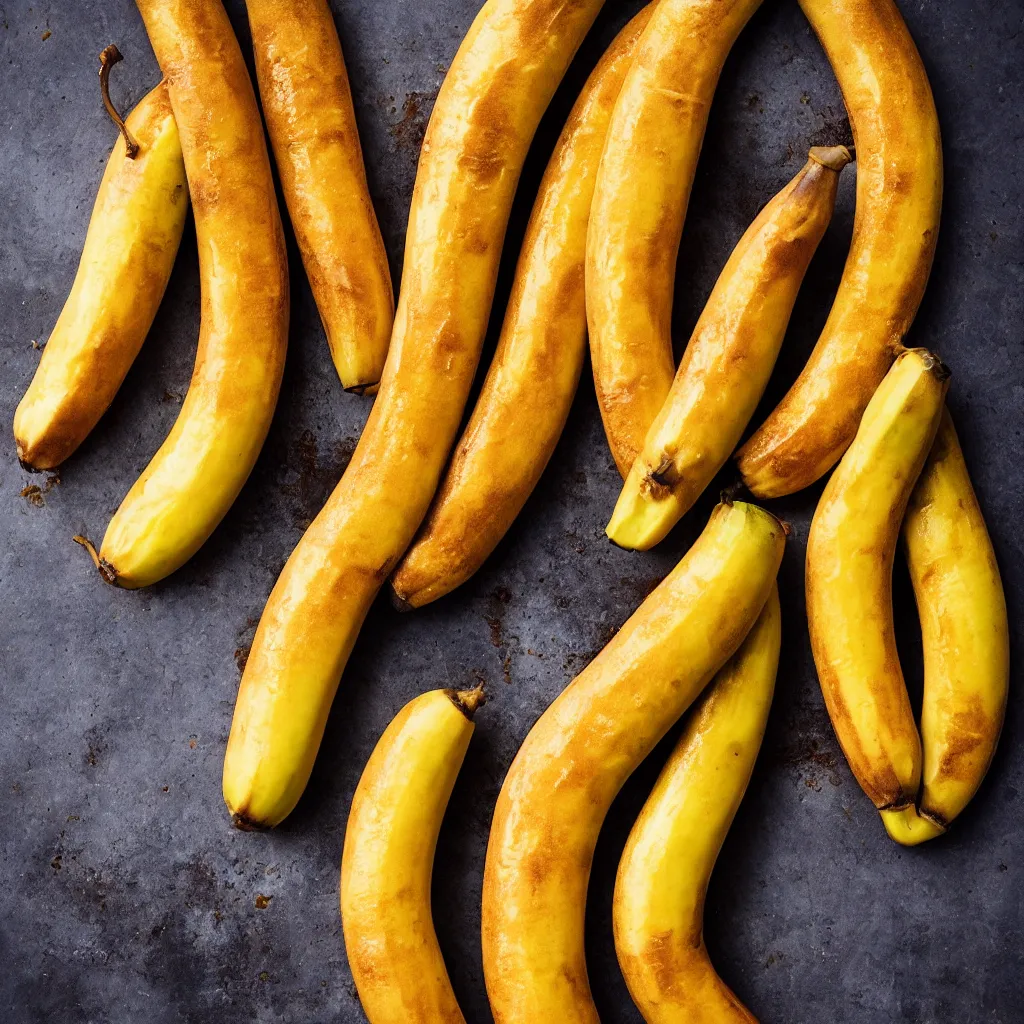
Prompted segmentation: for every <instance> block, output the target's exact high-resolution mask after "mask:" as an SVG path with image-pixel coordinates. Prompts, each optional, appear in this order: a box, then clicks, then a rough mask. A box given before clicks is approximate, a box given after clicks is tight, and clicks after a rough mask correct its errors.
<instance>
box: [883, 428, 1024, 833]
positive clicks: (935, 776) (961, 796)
mask: <svg viewBox="0 0 1024 1024" xmlns="http://www.w3.org/2000/svg"><path fill="white" fill-rule="evenodd" d="M903 541H904V544H905V545H906V552H907V564H908V565H909V567H910V578H911V580H912V582H913V584H914V594H915V596H916V598H917V609H918V613H919V614H920V617H921V636H922V641H923V647H924V701H923V704H922V709H921V740H922V743H923V745H924V773H923V778H922V787H921V796H920V799H919V801H918V808H919V812H920V814H921V816H922V817H924V818H926V819H928V820H929V821H932V822H934V823H935V824H936V825H937V826H938V827H939V828H943V829H944V828H945V827H946V826H947V825H948V824H949V823H950V822H951V821H952V820H953V819H954V818H955V817H956V816H957V815H958V814H959V813H960V812H961V811H962V810H963V809H964V807H966V806H967V804H968V802H969V801H970V799H971V797H972V796H974V794H975V791H976V790H977V788H978V786H979V785H980V784H981V780H982V779H983V778H984V777H985V773H986V771H988V766H989V764H990V762H991V761H992V755H993V754H994V753H995V749H996V743H997V742H998V740H999V733H1000V730H1001V729H1002V725H1003V716H1004V714H1005V711H1006V693H1007V687H1008V685H1009V677H1010V637H1009V624H1008V622H1007V616H1006V598H1005V597H1004V596H1003V585H1002V582H1001V580H1000V578H999V566H998V565H996V556H995V552H994V551H993V550H992V542H991V540H989V536H988V530H987V529H986V528H985V520H984V518H983V516H982V514H981V509H980V507H979V506H978V499H977V498H976V497H975V495H974V488H973V487H972V486H971V478H970V477H969V476H968V475H967V466H966V465H965V464H964V457H963V453H962V452H961V451H960V443H959V441H958V440H957V436H956V430H955V429H954V427H953V421H952V419H950V416H949V413H948V411H947V412H944V413H943V415H942V421H941V423H940V425H939V432H938V435H937V436H936V438H935V443H934V444H933V445H932V450H931V454H930V455H929V456H928V461H927V462H926V463H925V467H924V469H923V470H922V471H921V477H920V479H919V480H918V482H917V486H916V487H915V488H914V491H913V493H912V494H911V496H910V504H909V506H908V507H907V515H906V518H905V519H904V521H903Z"/></svg>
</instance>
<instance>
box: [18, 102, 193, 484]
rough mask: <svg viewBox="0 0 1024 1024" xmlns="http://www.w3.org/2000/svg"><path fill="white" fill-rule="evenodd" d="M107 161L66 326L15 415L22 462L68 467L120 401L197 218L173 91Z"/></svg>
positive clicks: (57, 332)
mask: <svg viewBox="0 0 1024 1024" xmlns="http://www.w3.org/2000/svg"><path fill="white" fill-rule="evenodd" d="M127 127H128V130H129V132H130V133H131V134H132V136H133V138H134V139H135V141H136V142H137V143H138V145H139V151H138V153H137V155H136V156H135V158H134V159H131V158H130V157H129V156H128V155H127V150H126V146H125V140H124V138H123V137H121V136H119V137H118V140H117V142H116V143H114V149H113V152H112V153H111V154H110V159H109V160H108V161H107V167H106V170H105V171H104V172H103V179H102V181H101V182H100V187H99V191H98V192H97V194H96V202H95V204H94V206H93V208H92V217H91V218H90V220H89V230H88V231H87V233H86V236H85V246H84V248H83V249H82V258H81V260H80V262H79V264H78V272H77V273H76V275H75V282H74V284H73V285H72V287H71V294H70V295H69V296H68V299H67V302H65V303H64V308H63V309H62V310H61V314H60V317H59V318H58V319H57V324H56V326H55V327H54V329H53V333H52V334H51V335H50V338H49V340H48V341H47V343H46V346H45V347H44V349H43V355H42V358H41V359H40V361H39V366H38V368H37V369H36V373H35V376H34V377H33V378H32V383H31V385H30V386H29V389H28V391H26V392H25V397H24V398H22V400H21V403H20V404H19V406H18V410H17V412H15V414H14V439H15V441H16V443H17V446H18V458H19V459H21V461H22V462H23V463H24V464H25V465H26V466H29V467H31V468H32V469H52V468H53V467H55V466H59V465H60V464H61V463H62V462H63V461H64V460H65V459H66V458H67V457H68V456H69V455H70V454H71V453H72V452H73V451H74V450H75V449H76V448H77V447H78V446H79V445H80V444H81V443H82V441H84V440H85V438H86V436H87V435H88V434H89V431H91V430H92V428H93V427H94V426H96V423H97V422H98V420H99V418H100V417H101V416H102V415H103V413H104V412H106V410H107V407H108V406H109V405H110V403H111V401H113V398H114V395H115V394H116V393H117V389H118V388H119V387H120V386H121V382H122V381H123V380H124V377H125V374H126V373H127V372H128V368H129V367H130V366H131V365H132V362H133V361H134V359H135V357H136V356H137V355H138V353H139V349H140V348H141V347H142V343H143V341H145V339H146V335H147V334H148V333H149V328H150V325H151V324H152V323H153V317H154V316H155V315H156V311H157V307H158V306H159V305H160V300H161V299H162V298H163V295H164V290H165V289H166V287H167V282H168V280H169V279H170V276H171V268H172V267H173V266H174V258H175V256H176V255H177V253H178V243H179V242H180V241H181V235H182V231H183V230H184V227H185V217H186V215H187V214H188V186H187V184H186V182H185V164H184V163H183V161H182V157H181V143H180V141H179V139H178V128H177V125H176V124H175V123H174V115H173V114H172V113H171V103H170V99H169V98H168V94H167V83H166V82H161V83H160V84H159V85H158V86H157V87H156V88H155V89H154V90H153V91H152V92H150V93H148V94H147V95H145V96H144V97H143V98H142V99H141V100H140V101H139V104H138V106H136V107H135V109H134V110H133V111H132V112H131V114H129V115H128V119H127Z"/></svg>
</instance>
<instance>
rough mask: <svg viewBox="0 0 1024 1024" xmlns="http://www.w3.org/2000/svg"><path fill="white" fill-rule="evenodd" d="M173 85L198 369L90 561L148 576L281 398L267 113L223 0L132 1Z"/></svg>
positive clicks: (256, 447)
mask: <svg viewBox="0 0 1024 1024" xmlns="http://www.w3.org/2000/svg"><path fill="white" fill-rule="evenodd" d="M136 6H137V7H138V8H139V11H140V13H141V14H142V19H143V21H144V22H145V25H146V31H147V33H148V35H149V40H150V42H151V44H152V46H153V52H154V53H155V54H156V59H157V62H158V63H159V65H160V68H161V70H162V71H163V73H164V76H165V77H166V79H167V85H168V90H169V93H170V100H171V109H172V110H173V111H174V119H175V121H176V122H177V125H178V132H179V135H180V137H181V149H182V153H183V155H184V160H185V171H186V174H187V176H188V187H189V193H190V195H191V197H192V207H193V210H194V212H195V222H196V240H197V243H198V248H199V275H200V290H201V296H202V305H201V324H200V329H199V345H198V349H197V351H196V364H195V370H194V371H193V374H192V380H191V383H190V384H189V389H188V394H187V395H186V396H185V400H184V402H183V403H182V406H181V412H180V413H179V414H178V419H177V421H176V422H175V424H174V426H173V428H172V429H171V432H170V434H169V435H168V437H167V439H166V440H165V441H164V443H163V445H161V447H160V449H159V451H157V453H156V454H155V455H154V456H153V459H152V460H151V461H150V463H149V465H148V466H147V467H146V469H145V470H144V471H143V473H142V476H140V477H139V479H138V480H137V481H136V482H135V484H134V486H133V487H132V488H131V490H130V491H129V492H128V494H127V496H126V497H125V499H124V500H123V501H122V502H121V506H120V508H118V510H117V512H116V513H115V514H114V518H113V519H112V520H111V521H110V524H109V525H108V526H107V531H106V534H105V535H104V537H103V545H102V547H101V548H100V552H99V557H98V567H99V570H100V573H101V574H102V576H103V578H104V579H105V580H106V581H107V582H108V583H113V584H116V585H117V586H120V587H127V588H129V589H132V588H135V587H144V586H148V585H149V584H152V583H155V582H157V581H158V580H161V579H163V578H164V577H165V576H168V575H169V574H170V573H172V572H174V570H175V569H178V568H180V567H181V566H182V565H183V564H184V563H185V562H186V561H188V559H189V558H191V557H192V555H194V554H195V553H196V551H198V550H199V548H200V547H201V546H202V544H203V542H204V541H205V540H206V539H207V537H209V535H210V534H211V533H212V532H213V530H214V528H215V527H216V526H217V524H218V523H219V522H220V521H221V519H222V518H223V516H224V514H225V513H226V512H227V510H228V509H229V508H230V507H231V504H232V503H233V502H234V500H235V498H236V497H237V495H238V492H239V491H240V490H241V489H242V485H243V484H244V483H245V481H246V479H247V477H248V476H249V472H250V471H251V469H252V467H253V464H254V463H255V461H256V457H257V455H259V452H260V448H261V447H262V446H263V440H264V438H265V437H266V434H267V430H268V429H269V427H270V420H271V417H272V416H273V413H274V406H275V405H276V403H277V394H278V390H279V388H280V385H281V374H282V372H283V369H284V356H285V349H286V347H287V344H288V265H287V257H286V255H285V247H284V234H283V231H282V228H281V216H280V213H279V211H278V208H277V196H276V194H275V192H274V183H273V179H272V177H271V173H270V158H269V156H268V154H267V146H266V141H265V139H264V137H263V124H262V122H261V120H260V114H259V109H258V108H257V106H256V96H255V94H254V93H253V89H252V83H251V82H250V80H249V72H248V71H247V69H246V67H245V61H244V60H243V59H242V51H241V50H240V49H239V46H238V42H237V40H236V39H235V35H234V32H233V30H232V28H231V23H230V21H228V16H227V14H226V13H225V11H224V7H223V5H222V4H221V2H220V0H205V2H203V3H195V2H193V0H136Z"/></svg>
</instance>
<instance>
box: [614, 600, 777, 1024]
mask: <svg viewBox="0 0 1024 1024" xmlns="http://www.w3.org/2000/svg"><path fill="white" fill-rule="evenodd" d="M781 627H782V620H781V613H780V611H779V592H778V589H777V588H772V593H771V596H770V597H769V598H768V602H767V603H766V604H765V606H764V609H763V610H762V612H761V614H760V616H759V617H758V620H757V622H755V623H754V625H753V627H752V628H751V630H750V633H749V634H748V635H747V638H746V640H744V641H743V645H742V646H741V647H740V649H739V650H738V651H737V652H736V653H735V654H734V655H733V656H732V658H731V659H730V660H729V661H728V662H726V664H725V666H724V667H723V668H722V669H721V670H720V671H719V673H718V675H716V676H715V678H714V680H713V681H712V682H711V684H710V685H709V686H708V689H707V690H706V691H705V692H704V694H703V695H702V696H701V698H700V701H699V702H698V704H697V706H696V707H695V708H694V709H693V711H692V712H690V720H689V721H688V722H687V724H686V729H685V731H684V732H683V734H682V736H681V737H680V738H679V742H678V743H677V744H676V746H675V748H674V749H673V751H672V753H671V754H670V755H669V759H668V761H667V762H666V763H665V767H664V768H663V769H662V770H661V774H660V775H659V776H658V781H657V782H656V783H655V785H654V789H653V790H652V791H651V795H650V796H649V797H648V799H647V803H645V804H644V808H643V810H642V811H641V812H640V816H639V817H638V818H637V820H636V824H635V825H634V826H633V828H632V831H631V832H630V833H629V839H628V840H627V841H626V847H625V849H624V850H623V851H622V859H621V860H620V861H619V870H618V874H617V875H616V878H615V898H614V901H613V903H612V924H613V927H614V930H615V952H616V954H617V955H618V958H619V966H620V967H621V968H622V974H623V977H624V978H625V979H626V985H627V986H628V988H629V993H630V995H631V996H632V997H633V1002H635V1003H636V1005H637V1007H638V1008H639V1010H640V1012H641V1013H642V1014H643V1017H644V1020H645V1021H647V1022H648V1024H678V1022H679V1021H687V1022H691V1024H702V1022H707V1024H724V1022H732V1024H756V1019H755V1018H754V1016H753V1015H752V1014H751V1013H750V1012H749V1011H748V1010H747V1009H746V1008H745V1007H744V1006H743V1004H742V1003H741V1002H740V1001H739V999H737V998H736V996H735V995H734V994H733V993H732V992H731V991H730V990H729V987H728V985H726V984H725V982H724V981H722V979H721V978H720V977H719V976H718V974H717V973H716V972H715V969H714V967H713V966H712V964H711V960H710V958H709V957H708V951H707V949H706V948H705V946H704V937H703V932H704V896H705V894H706V892H707V887H708V880H709V879H710V877H711V872H712V870H713V869H714V866H715V861H716V860H717V858H718V851H719V850H721V848H722V843H723V842H724V841H725V836H726V833H727V832H728V831H729V826H730V825H731V824H732V820H733V818H735V817H736V811H737V810H738V809H739V806H740V801H741V800H742V799H743V794H744V792H746V789H747V783H748V782H749V781H750V776H751V774H752V772H753V770H754V761H755V760H756V759H757V752H758V750H759V749H760V747H761V739H762V737H763V736H764V728H765V725H766V723H767V721H768V710H769V708H770V707H771V704H772V693H773V691H774V689H775V673H776V671H777V670H778V667H779V645H780V643H781V641H782V628H781Z"/></svg>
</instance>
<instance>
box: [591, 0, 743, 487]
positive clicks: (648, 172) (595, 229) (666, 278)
mask: <svg viewBox="0 0 1024 1024" xmlns="http://www.w3.org/2000/svg"><path fill="white" fill-rule="evenodd" d="M760 3H761V0H662V2H661V3H660V4H659V5H658V9H657V11H656V12H655V14H654V16H653V17H652V18H651V22H650V24H649V25H648V27H647V31H645V32H644V36H643V39H641V41H640V44H639V45H638V46H637V50H636V58H635V60H634V62H633V66H632V67H631V68H630V70H629V73H628V74H627V75H626V79H625V81H624V82H623V84H622V91H621V92H620V93H619V98H618V100H617V101H616V103H615V110H614V112H613V113H612V119H611V122H610V124H609V126H608V138H607V141H606V143H605V148H604V153H603V155H602V157H601V165H600V167H599V168H598V172H597V182H596V185H595V188H594V203H593V208H592V210H591V214H590V227H589V228H588V231H587V266H586V279H587V280H586V291H587V322H588V325H589V328H590V359H591V363H592V364H593V369H594V386H595V388H596V389H597V401H598V405H599V406H600V408H601V419H602V420H603V422H604V429H605V433H606V434H607V436H608V444H609V445H610V447H611V450H612V455H613V457H614V458H615V464H616V465H617V466H618V467H619V472H620V473H622V475H623V476H625V475H626V474H627V473H628V472H629V467H630V466H632V465H633V462H634V460H635V459H636V457H637V455H639V454H640V450H641V449H642V448H643V443H644V437H645V436H646V434H647V430H648V428H649V427H650V425H651V424H652V423H653V422H654V418H655V416H657V414H658V410H659V409H660V408H661V406H662V403H663V402H664V401H665V398H666V396H667V395H668V392H669V388H671V386H672V377H673V376H674V374H675V360H674V359H673V356H672V296H673V292H674V290H675V274H676V255H677V253H678V250H679V239H680V237H681V236H682V232H683V220H684V219H685V217H686V206H687V203H688V202H689V198H690V187H691V185H692V184H693V174H694V171H695V170H696V168H697V157H698V156H699V154H700V147H701V143H702V142H703V141H704V129H705V127H706V126H707V121H708V111H709V110H710V108H711V100H712V97H713V96H714V93H715V87H716V86H717V85H718V76H719V75H720V74H721V71H722V65H723V64H724V63H725V58H726V57H727V56H728V53H729V50H730V49H731V48H732V44H733V42H734V41H735V40H736V37H737V36H738V35H739V33H740V29H742V28H743V26H744V25H745V24H746V23H747V21H748V19H749V18H750V16H751V15H752V14H753V13H754V11H755V10H757V8H758V7H759V6H760Z"/></svg>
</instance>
